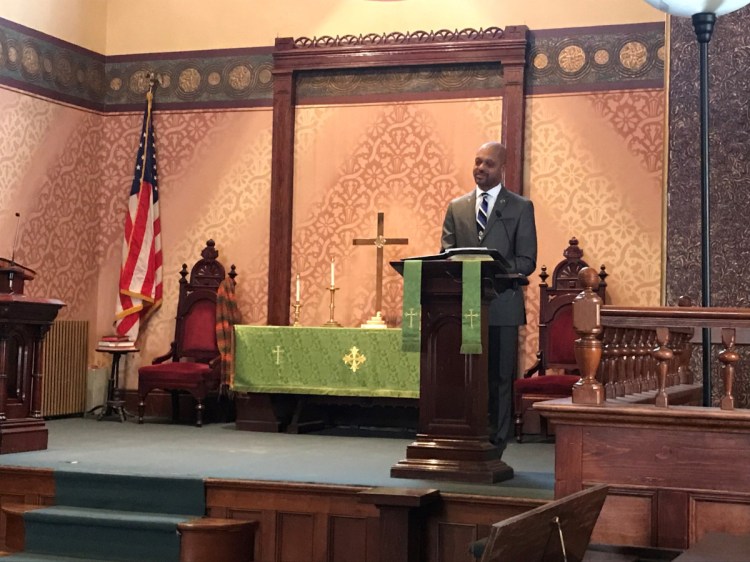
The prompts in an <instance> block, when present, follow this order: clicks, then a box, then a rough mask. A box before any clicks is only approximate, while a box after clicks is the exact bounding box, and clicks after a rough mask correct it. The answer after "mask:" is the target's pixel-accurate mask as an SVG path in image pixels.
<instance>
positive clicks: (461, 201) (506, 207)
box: [441, 188, 536, 326]
mask: <svg viewBox="0 0 750 562" xmlns="http://www.w3.org/2000/svg"><path fill="white" fill-rule="evenodd" d="M475 209H476V190H472V192H471V193H467V194H466V195H463V196H461V197H459V198H458V199H454V200H453V201H451V202H450V204H449V205H448V210H447V211H446V213H445V220H444V221H443V236H442V240H441V246H442V248H443V249H444V250H447V249H449V248H474V247H485V248H493V249H495V250H497V251H499V252H500V253H501V254H502V256H503V257H504V258H505V259H506V260H508V263H510V265H511V270H510V271H509V273H522V274H523V275H526V276H528V275H531V274H532V273H533V272H534V270H535V269H536V223H535V220H534V205H533V203H532V202H531V201H529V200H528V199H526V198H525V197H521V196H520V195H516V194H515V193H513V192H510V191H508V190H507V189H505V188H503V189H502V190H501V191H500V195H499V196H498V198H497V200H496V201H495V205H494V207H493V208H492V209H491V210H490V213H489V216H488V218H487V228H486V229H485V231H484V235H483V236H482V238H481V239H480V238H478V236H477V227H476V211H475ZM525 323H526V308H525V306H524V301H523V289H522V288H521V287H515V288H509V289H507V290H505V291H503V292H502V293H501V294H500V295H499V296H498V297H497V298H496V299H495V300H493V301H492V304H491V305H490V325H491V326H518V325H520V324H525Z"/></svg>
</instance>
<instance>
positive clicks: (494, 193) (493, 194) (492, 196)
mask: <svg viewBox="0 0 750 562" xmlns="http://www.w3.org/2000/svg"><path fill="white" fill-rule="evenodd" d="M476 189H477V201H476V203H475V205H474V214H475V215H478V214H479V206H480V205H481V204H482V193H485V191H483V190H481V189H479V188H478V187H477V188H476ZM502 189H503V184H501V183H499V184H497V185H496V186H495V187H493V188H492V189H488V190H487V191H486V193H487V195H488V196H489V197H487V219H488V220H489V218H490V217H489V214H490V212H491V211H492V208H493V207H494V206H495V201H497V198H498V196H499V195H500V191H501V190H502Z"/></svg>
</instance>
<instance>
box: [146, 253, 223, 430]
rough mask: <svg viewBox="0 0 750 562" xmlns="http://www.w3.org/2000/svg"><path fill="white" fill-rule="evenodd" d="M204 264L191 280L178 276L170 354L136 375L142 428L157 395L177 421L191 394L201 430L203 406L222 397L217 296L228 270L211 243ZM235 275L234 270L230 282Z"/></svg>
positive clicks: (184, 270)
mask: <svg viewBox="0 0 750 562" xmlns="http://www.w3.org/2000/svg"><path fill="white" fill-rule="evenodd" d="M201 256H202V258H201V259H200V260H198V261H197V262H196V263H195V265H193V267H192V269H191V270H190V279H189V280H188V270H187V265H186V264H182V270H181V271H180V276H181V277H180V294H179V297H178V300H177V318H176V320H177V321H176V324H175V335H174V341H172V344H171V348H170V350H169V352H168V353H165V354H164V355H162V356H160V357H157V358H156V359H154V361H153V363H152V364H151V365H148V366H146V367H141V368H140V369H138V399H139V400H138V423H143V414H144V412H145V408H146V397H147V396H148V395H149V393H150V392H151V391H152V390H154V389H160V390H166V391H168V392H169V393H170V394H171V395H172V419H173V421H177V420H178V419H179V395H180V394H181V393H186V392H187V393H189V394H191V395H192V396H193V398H195V401H196V407H195V408H196V422H195V424H196V425H197V426H198V427H201V426H202V425H203V410H204V407H205V406H204V400H205V399H206V397H207V396H209V395H210V394H214V393H216V394H218V391H219V388H220V386H221V362H220V358H219V349H218V346H217V342H216V293H217V290H218V288H219V285H220V284H221V282H222V281H223V280H224V277H225V270H224V266H223V265H221V263H220V262H219V261H218V260H217V259H216V258H217V257H218V256H219V252H218V250H216V248H215V243H214V241H213V240H209V241H208V242H206V247H205V248H204V249H203V251H202V252H201ZM236 275H237V273H236V272H235V268H234V266H232V267H231V271H230V273H229V277H231V278H232V279H234V278H235V277H236Z"/></svg>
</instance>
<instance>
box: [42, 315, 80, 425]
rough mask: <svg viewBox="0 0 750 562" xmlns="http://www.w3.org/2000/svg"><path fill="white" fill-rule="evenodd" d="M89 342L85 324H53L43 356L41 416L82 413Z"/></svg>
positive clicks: (45, 342)
mask: <svg viewBox="0 0 750 562" xmlns="http://www.w3.org/2000/svg"><path fill="white" fill-rule="evenodd" d="M88 338H89V323H88V321H86V320H57V321H56V322H54V323H53V324H52V328H51V329H50V331H49V333H48V334H47V337H45V339H44V351H43V352H42V356H43V358H44V359H43V363H42V369H43V374H44V378H43V381H44V382H43V383H42V416H44V417H53V416H66V415H70V414H82V413H83V412H84V409H85V406H86V372H87V363H88Z"/></svg>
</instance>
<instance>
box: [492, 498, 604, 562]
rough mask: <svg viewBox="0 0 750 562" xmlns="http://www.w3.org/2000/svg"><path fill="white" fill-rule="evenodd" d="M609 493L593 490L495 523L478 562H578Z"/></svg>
mask: <svg viewBox="0 0 750 562" xmlns="http://www.w3.org/2000/svg"><path fill="white" fill-rule="evenodd" d="M608 490H609V487H608V486H607V485H605V484H601V485H598V486H593V487H591V488H589V489H587V490H583V491H582V492H576V493H575V494H571V495H570V496H567V497H565V498H562V499H561V500H557V501H554V502H550V503H548V504H547V505H543V506H541V507H537V508H536V509H532V510H531V511H527V512H526V513H523V514H521V515H516V516H515V517H511V518H510V519H506V520H504V521H500V522H499V523H495V524H494V525H493V526H492V530H491V531H490V536H489V538H488V540H487V545H486V546H485V549H484V552H483V553H482V558H481V559H480V562H501V561H510V560H523V561H524V562H563V561H564V560H567V562H580V561H581V560H583V557H584V555H585V554H586V549H587V548H588V545H589V541H590V540H591V533H592V532H593V530H594V525H595V524H596V520H597V518H598V517H599V512H600V511H601V510H602V506H603V505H604V500H605V499H606V497H607V491H608Z"/></svg>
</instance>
